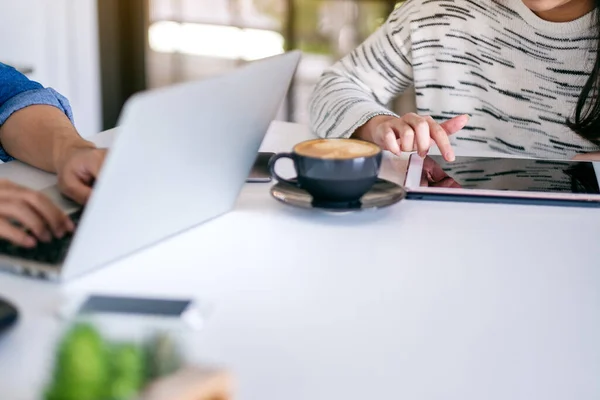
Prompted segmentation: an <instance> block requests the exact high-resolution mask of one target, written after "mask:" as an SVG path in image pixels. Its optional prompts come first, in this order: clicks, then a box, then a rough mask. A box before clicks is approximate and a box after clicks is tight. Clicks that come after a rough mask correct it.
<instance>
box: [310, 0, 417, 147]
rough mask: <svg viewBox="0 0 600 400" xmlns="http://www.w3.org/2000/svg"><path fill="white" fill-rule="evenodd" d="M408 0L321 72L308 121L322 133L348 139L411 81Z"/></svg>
mask: <svg viewBox="0 0 600 400" xmlns="http://www.w3.org/2000/svg"><path fill="white" fill-rule="evenodd" d="M418 3H419V2H418V1H414V0H409V1H407V2H406V3H405V4H403V5H402V6H401V7H399V8H398V9H397V10H396V11H394V12H393V13H392V15H391V16H390V17H389V18H388V20H387V21H386V22H385V24H384V25H383V26H382V27H380V28H379V29H378V30H377V31H376V32H375V33H374V34H373V35H371V36H370V37H369V38H368V39H367V40H366V41H365V42H364V43H363V44H361V45H360V46H359V47H358V48H356V49H355V50H354V51H353V52H352V53H350V54H349V55H347V56H346V57H344V58H343V59H342V60H340V61H339V62H337V63H336V64H335V65H333V66H332V67H331V68H328V69H327V70H325V72H324V73H323V75H322V76H321V78H320V80H319V82H318V84H317V86H316V89H315V91H314V93H313V95H312V97H311V100H310V104H309V108H310V124H311V128H312V130H313V131H314V132H315V133H317V134H318V135H319V136H322V137H331V138H337V137H349V136H351V135H352V134H353V133H354V131H355V130H356V129H357V128H359V127H360V126H362V125H364V124H365V123H366V122H367V121H368V120H369V119H371V118H373V117H374V116H377V115H389V116H395V114H394V113H393V112H391V111H390V110H389V109H388V108H386V106H385V105H386V104H388V103H389V102H390V100H392V99H393V98H394V97H396V96H398V95H399V94H401V93H402V92H404V90H406V88H408V87H409V86H411V85H412V83H413V72H412V60H411V47H412V43H411V36H410V28H411V27H410V25H411V19H412V15H413V14H414V13H415V12H417V11H418Z"/></svg>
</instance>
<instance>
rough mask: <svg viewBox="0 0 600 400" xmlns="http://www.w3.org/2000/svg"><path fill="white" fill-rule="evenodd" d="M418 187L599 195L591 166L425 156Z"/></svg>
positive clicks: (551, 162)
mask: <svg viewBox="0 0 600 400" xmlns="http://www.w3.org/2000/svg"><path fill="white" fill-rule="evenodd" d="M421 187H440V188H463V189H481V190H510V191H526V192H553V193H586V194H600V187H599V184H598V176H597V173H596V170H595V168H594V163H591V162H576V161H549V160H528V159H511V158H478V157H456V160H455V161H454V162H451V163H450V162H447V161H445V160H444V159H443V158H442V157H441V156H427V157H426V158H425V160H423V171H422V174H421Z"/></svg>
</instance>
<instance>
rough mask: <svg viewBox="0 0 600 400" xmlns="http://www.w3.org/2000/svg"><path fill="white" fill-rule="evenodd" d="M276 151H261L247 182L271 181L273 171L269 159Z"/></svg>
mask: <svg viewBox="0 0 600 400" xmlns="http://www.w3.org/2000/svg"><path fill="white" fill-rule="evenodd" d="M274 155H275V153H271V152H260V153H258V156H257V157H256V160H255V161H254V165H253V166H252V170H251V171H250V175H249V176H248V179H246V182H271V179H272V177H271V171H269V161H270V160H271V157H273V156H274Z"/></svg>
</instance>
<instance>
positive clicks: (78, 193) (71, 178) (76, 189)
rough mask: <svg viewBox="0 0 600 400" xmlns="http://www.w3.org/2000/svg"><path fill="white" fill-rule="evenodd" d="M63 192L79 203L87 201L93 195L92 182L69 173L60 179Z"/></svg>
mask: <svg viewBox="0 0 600 400" xmlns="http://www.w3.org/2000/svg"><path fill="white" fill-rule="evenodd" d="M59 186H60V190H61V192H62V193H63V194H64V195H65V196H67V197H68V198H70V199H72V200H73V201H75V202H77V203H79V204H85V203H87V201H88V199H89V198H90V196H91V195H92V188H91V186H90V183H87V182H86V181H85V180H83V179H81V178H79V177H78V176H76V175H74V174H67V175H65V176H63V177H62V179H61V180H60V181H59Z"/></svg>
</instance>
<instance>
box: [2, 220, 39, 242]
mask: <svg viewBox="0 0 600 400" xmlns="http://www.w3.org/2000/svg"><path fill="white" fill-rule="evenodd" d="M0 237H1V238H3V239H6V240H8V241H9V242H11V243H12V244H14V245H16V246H21V247H27V248H32V247H35V246H36V244H37V242H36V240H35V239H34V238H33V237H31V236H29V235H28V234H27V233H26V232H25V231H24V230H23V229H20V228H18V227H16V226H14V225H13V224H11V223H10V222H8V221H7V220H5V219H0Z"/></svg>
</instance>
